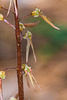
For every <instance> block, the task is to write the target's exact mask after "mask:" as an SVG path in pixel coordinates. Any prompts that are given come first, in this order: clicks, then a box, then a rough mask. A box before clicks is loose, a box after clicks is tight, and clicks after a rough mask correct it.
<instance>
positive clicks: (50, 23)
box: [40, 14, 60, 30]
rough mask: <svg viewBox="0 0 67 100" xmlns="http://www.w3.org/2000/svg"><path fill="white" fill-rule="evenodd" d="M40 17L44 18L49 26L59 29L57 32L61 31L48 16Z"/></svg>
mask: <svg viewBox="0 0 67 100" xmlns="http://www.w3.org/2000/svg"><path fill="white" fill-rule="evenodd" d="M40 17H42V18H43V19H44V20H45V21H46V22H47V23H48V24H49V25H51V26H52V27H53V28H55V29H57V30H60V28H58V27H56V26H55V25H54V24H53V23H52V22H50V21H49V20H48V19H47V17H46V16H44V15H41V14H40Z"/></svg>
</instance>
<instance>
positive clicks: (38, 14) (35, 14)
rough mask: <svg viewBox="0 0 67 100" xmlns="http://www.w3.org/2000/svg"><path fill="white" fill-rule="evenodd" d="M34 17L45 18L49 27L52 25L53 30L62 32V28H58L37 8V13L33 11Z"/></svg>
mask: <svg viewBox="0 0 67 100" xmlns="http://www.w3.org/2000/svg"><path fill="white" fill-rule="evenodd" d="M31 14H32V16H34V17H39V16H40V17H41V18H43V19H44V20H45V21H46V22H47V23H48V24H49V25H51V26H52V27H53V28H55V29H57V30H60V28H58V27H56V26H55V25H54V24H53V23H52V22H51V21H50V20H48V18H47V17H46V16H45V15H44V14H43V13H42V11H41V10H40V9H38V8H35V11H33V12H32V13H31Z"/></svg>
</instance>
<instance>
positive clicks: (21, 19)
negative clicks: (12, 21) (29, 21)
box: [19, 13, 31, 20]
mask: <svg viewBox="0 0 67 100" xmlns="http://www.w3.org/2000/svg"><path fill="white" fill-rule="evenodd" d="M29 16H31V13H30V14H28V15H26V16H23V17H21V18H19V20H22V19H24V18H26V17H29Z"/></svg>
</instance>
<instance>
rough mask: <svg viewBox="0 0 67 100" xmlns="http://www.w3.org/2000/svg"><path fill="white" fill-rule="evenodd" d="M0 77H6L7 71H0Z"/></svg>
mask: <svg viewBox="0 0 67 100" xmlns="http://www.w3.org/2000/svg"><path fill="white" fill-rule="evenodd" d="M0 78H2V79H5V71H0Z"/></svg>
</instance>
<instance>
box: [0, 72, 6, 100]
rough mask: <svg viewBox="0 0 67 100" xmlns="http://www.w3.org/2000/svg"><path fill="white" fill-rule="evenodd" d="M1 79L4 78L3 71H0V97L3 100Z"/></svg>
mask: <svg viewBox="0 0 67 100" xmlns="http://www.w3.org/2000/svg"><path fill="white" fill-rule="evenodd" d="M2 79H5V71H0V98H1V100H3V93H2Z"/></svg>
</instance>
